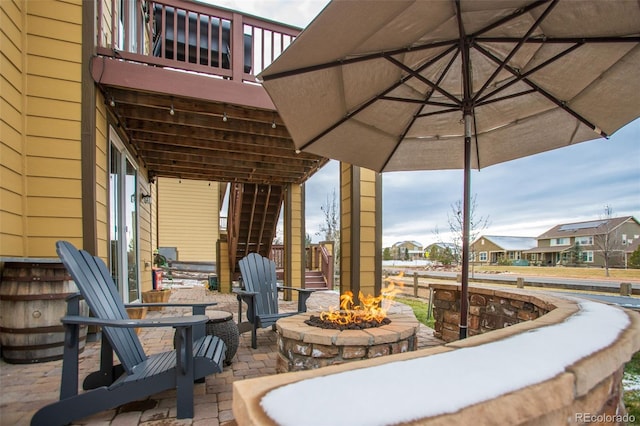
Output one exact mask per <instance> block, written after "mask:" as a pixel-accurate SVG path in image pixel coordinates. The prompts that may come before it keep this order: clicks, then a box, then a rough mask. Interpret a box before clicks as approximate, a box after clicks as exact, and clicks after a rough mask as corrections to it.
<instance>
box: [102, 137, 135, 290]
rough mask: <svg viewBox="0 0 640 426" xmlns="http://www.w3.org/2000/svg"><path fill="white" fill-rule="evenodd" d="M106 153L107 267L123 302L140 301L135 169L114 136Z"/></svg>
mask: <svg viewBox="0 0 640 426" xmlns="http://www.w3.org/2000/svg"><path fill="white" fill-rule="evenodd" d="M111 142H112V143H111V147H110V151H109V154H110V155H109V161H110V163H109V239H110V247H109V256H110V258H109V264H110V265H111V275H112V277H113V280H114V281H115V283H116V286H117V287H118V292H119V293H120V295H121V297H122V300H123V301H124V302H125V303H128V302H133V301H136V300H139V299H140V287H139V276H140V273H139V261H138V192H137V170H136V167H135V165H134V163H133V162H132V161H131V160H130V159H129V157H128V156H127V154H126V152H125V150H124V148H122V146H121V145H122V143H121V142H120V140H119V139H118V138H117V136H115V135H112V138H111Z"/></svg>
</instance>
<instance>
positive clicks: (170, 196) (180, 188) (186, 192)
mask: <svg viewBox="0 0 640 426" xmlns="http://www.w3.org/2000/svg"><path fill="white" fill-rule="evenodd" d="M156 185H157V187H158V247H176V248H177V249H178V259H179V260H181V261H196V262H212V263H213V262H215V260H216V241H217V240H218V231H219V222H220V219H219V216H220V206H219V201H218V200H219V197H218V185H217V184H210V182H208V181H195V180H187V179H182V180H179V179H169V178H158V180H157V183H156Z"/></svg>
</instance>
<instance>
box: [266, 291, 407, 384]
mask: <svg viewBox="0 0 640 426" xmlns="http://www.w3.org/2000/svg"><path fill="white" fill-rule="evenodd" d="M314 296H315V295H314ZM312 297H313V296H312ZM324 297H325V298H326V297H327V295H325V296H324ZM335 297H336V298H337V295H336V296H335ZM334 305H335V303H334ZM396 306H397V307H396ZM396 306H394V307H393V308H392V309H391V310H390V311H389V313H388V317H389V319H390V320H391V323H390V324H387V325H383V326H380V327H375V328H368V329H366V330H343V331H340V330H332V329H322V328H318V327H314V326H310V325H307V324H305V321H306V320H308V319H309V317H310V316H311V315H312V314H317V312H313V311H312V312H306V313H302V314H298V315H294V316H291V317H287V318H282V319H280V320H278V322H277V323H276V329H277V332H278V352H279V356H278V365H277V370H278V372H280V373H283V372H288V371H300V370H310V369H314V368H320V367H324V366H327V365H334V364H342V363H345V362H350V361H358V360H362V359H368V358H376V357H380V356H385V355H391V354H396V353H401V352H408V351H414V350H416V349H417V337H416V332H417V331H418V327H419V323H418V320H416V317H415V316H414V315H413V312H412V311H411V309H410V308H409V307H407V306H405V305H400V304H397V305H396ZM321 310H322V309H319V310H318V312H320V311H321Z"/></svg>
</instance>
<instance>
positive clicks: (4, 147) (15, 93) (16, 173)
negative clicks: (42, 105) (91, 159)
mask: <svg viewBox="0 0 640 426" xmlns="http://www.w3.org/2000/svg"><path fill="white" fill-rule="evenodd" d="M22 6H23V3H22V2H19V3H18V2H7V1H0V64H1V65H2V66H0V126H1V127H0V155H1V157H0V219H1V220H0V256H22V255H23V254H24V253H25V238H24V234H25V228H24V195H25V194H24V192H25V190H24V177H23V170H24V165H23V164H22V163H23V156H24V104H25V102H24V78H23V69H24V65H23V62H24V61H23V55H24V53H23V51H24V42H23V30H24V28H23V22H24V20H23V14H24V11H23V10H21V9H20V8H21V7H22Z"/></svg>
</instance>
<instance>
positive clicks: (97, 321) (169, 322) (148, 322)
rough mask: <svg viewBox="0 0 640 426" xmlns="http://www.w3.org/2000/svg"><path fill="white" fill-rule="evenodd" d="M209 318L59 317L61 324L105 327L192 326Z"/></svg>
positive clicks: (204, 316)
mask: <svg viewBox="0 0 640 426" xmlns="http://www.w3.org/2000/svg"><path fill="white" fill-rule="evenodd" d="M208 320H209V317H207V316H206V315H191V316H186V317H163V318H157V319H155V318H154V319H151V318H145V319H135V320H134V319H126V320H120V319H113V320H111V319H101V318H94V317H84V316H76V315H66V316H64V317H62V318H61V319H60V321H62V323H63V324H87V325H101V326H106V327H118V328H136V327H192V326H194V325H198V324H204V323H206V322H207V321H208Z"/></svg>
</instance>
